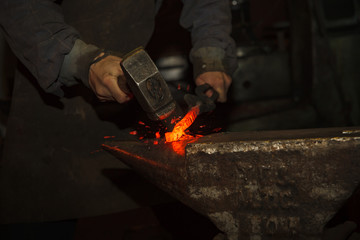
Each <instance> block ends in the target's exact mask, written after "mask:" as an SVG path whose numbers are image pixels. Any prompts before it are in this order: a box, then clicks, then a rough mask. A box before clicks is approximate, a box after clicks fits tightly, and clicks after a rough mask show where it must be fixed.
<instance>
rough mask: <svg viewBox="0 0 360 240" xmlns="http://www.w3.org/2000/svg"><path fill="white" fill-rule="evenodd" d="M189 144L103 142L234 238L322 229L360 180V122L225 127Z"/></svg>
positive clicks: (314, 232) (313, 233) (316, 233)
mask: <svg viewBox="0 0 360 240" xmlns="http://www.w3.org/2000/svg"><path fill="white" fill-rule="evenodd" d="M183 144H184V146H183V147H184V148H183V149H185V152H184V153H182V154H179V153H177V152H176V151H174V148H173V146H172V145H171V144H170V143H164V142H160V143H159V144H153V142H152V141H149V142H148V143H140V142H115V141H114V142H108V143H106V144H105V145H104V148H105V149H107V150H109V151H110V152H111V153H112V154H114V155H115V156H116V157H118V158H119V159H120V160H122V161H124V162H125V163H126V164H128V165H130V166H131V167H132V168H134V170H136V171H138V172H139V173H140V174H142V175H144V176H145V177H147V178H148V179H149V180H150V181H152V182H153V183H155V184H156V185H157V186H159V187H160V188H161V189H163V190H165V191H167V192H168V193H170V194H172V195H173V196H174V197H176V198H178V199H179V200H180V201H182V202H183V203H185V204H186V205H188V206H190V207H192V208H193V209H195V210H196V211H198V212H200V213H202V214H204V215H206V216H208V217H209V218H210V219H211V220H212V221H213V222H214V223H215V225H216V226H217V227H218V228H219V229H220V230H221V231H223V232H225V233H226V234H227V237H228V238H229V239H238V237H239V236H248V237H249V239H250V237H251V236H256V235H258V234H261V235H264V236H265V235H269V236H270V235H271V236H288V237H294V236H297V235H299V234H300V235H302V234H304V235H306V236H313V237H315V238H316V237H319V236H320V235H321V231H322V229H323V227H324V226H325V224H326V223H327V222H328V221H329V220H330V219H331V218H332V217H333V216H334V214H335V213H336V212H337V211H338V210H339V209H340V207H341V206H342V205H343V203H344V201H345V200H346V199H348V198H349V197H350V196H351V194H352V193H353V192H354V190H355V189H356V188H357V187H358V186H359V183H360V174H359V173H360V129H359V128H330V129H307V130H287V131H264V132H243V133H241V132H240V133H219V134H212V135H208V136H206V137H203V138H200V139H197V140H196V141H193V142H184V143H183ZM314 216H315V217H314ZM271 226H276V227H271ZM245 239H247V238H245Z"/></svg>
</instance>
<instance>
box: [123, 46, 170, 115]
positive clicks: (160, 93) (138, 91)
mask: <svg viewBox="0 0 360 240" xmlns="http://www.w3.org/2000/svg"><path fill="white" fill-rule="evenodd" d="M120 66H121V68H122V70H123V72H124V74H125V77H126V81H127V84H128V85H129V87H130V89H131V91H132V93H133V94H134V97H135V98H136V100H137V101H138V102H139V104H140V106H141V107H142V108H143V110H144V111H145V112H146V113H147V115H148V117H149V118H150V119H151V120H154V121H158V120H164V119H166V118H168V117H169V116H170V115H171V114H172V113H173V112H174V110H175V107H176V104H175V101H174V99H173V97H172V95H171V93H170V90H169V88H168V86H167V84H166V82H165V80H164V78H163V77H162V75H161V74H160V72H159V70H158V68H157V67H156V65H155V63H154V62H153V61H152V59H151V58H150V56H149V55H148V54H147V53H146V51H145V50H144V49H143V48H142V47H140V48H137V49H135V50H133V51H131V52H130V53H128V54H127V55H125V57H124V58H123V60H122V62H121V63H120Z"/></svg>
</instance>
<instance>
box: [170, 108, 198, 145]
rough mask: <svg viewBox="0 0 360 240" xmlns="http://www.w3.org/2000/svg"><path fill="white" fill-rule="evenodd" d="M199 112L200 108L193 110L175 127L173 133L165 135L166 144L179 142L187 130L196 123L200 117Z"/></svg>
mask: <svg viewBox="0 0 360 240" xmlns="http://www.w3.org/2000/svg"><path fill="white" fill-rule="evenodd" d="M199 111H200V109H199V106H195V107H193V108H191V109H190V111H189V112H188V113H187V114H186V115H185V117H184V118H183V119H181V121H180V122H178V123H177V124H176V125H175V127H174V129H173V131H172V132H167V133H165V139H166V142H174V141H178V140H179V139H180V138H181V137H182V136H183V135H185V130H186V129H187V128H188V127H190V126H191V124H192V123H193V122H194V121H195V119H196V117H197V116H198V115H199Z"/></svg>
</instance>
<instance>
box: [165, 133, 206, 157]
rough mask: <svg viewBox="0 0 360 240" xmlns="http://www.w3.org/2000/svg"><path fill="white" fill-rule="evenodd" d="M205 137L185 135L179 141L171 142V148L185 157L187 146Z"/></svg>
mask: <svg viewBox="0 0 360 240" xmlns="http://www.w3.org/2000/svg"><path fill="white" fill-rule="evenodd" d="M201 137H203V136H202V135H196V136H195V137H194V136H191V135H184V136H182V137H181V138H180V139H179V141H176V142H171V147H172V149H173V150H174V152H176V153H177V154H179V155H181V156H185V147H186V145H187V144H189V143H192V142H195V141H197V140H198V139H199V138H201Z"/></svg>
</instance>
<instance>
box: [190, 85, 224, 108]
mask: <svg viewBox="0 0 360 240" xmlns="http://www.w3.org/2000/svg"><path fill="white" fill-rule="evenodd" d="M208 90H212V92H213V94H212V95H211V97H208V96H207V95H206V92H207V91H208ZM218 97H219V93H218V92H217V91H216V90H215V89H214V88H212V87H211V86H210V85H209V84H207V83H205V84H202V85H200V86H197V87H196V88H195V95H193V94H185V96H184V100H185V102H186V103H187V105H188V106H189V109H191V108H193V107H196V106H198V107H199V114H201V113H205V112H210V111H212V110H214V109H215V108H216V104H215V101H216V100H217V99H218Z"/></svg>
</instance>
